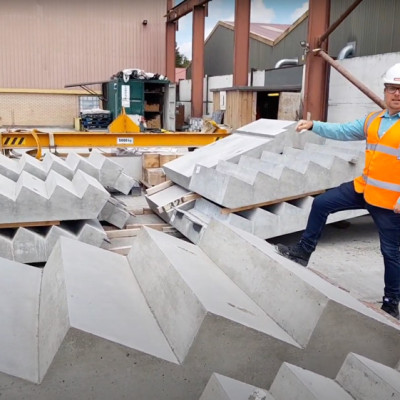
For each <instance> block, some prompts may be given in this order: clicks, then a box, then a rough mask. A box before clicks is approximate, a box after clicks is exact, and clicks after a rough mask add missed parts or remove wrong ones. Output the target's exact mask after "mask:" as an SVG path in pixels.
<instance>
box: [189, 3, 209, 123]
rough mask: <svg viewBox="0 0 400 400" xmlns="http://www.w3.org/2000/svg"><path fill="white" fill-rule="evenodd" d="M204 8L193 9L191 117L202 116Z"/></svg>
mask: <svg viewBox="0 0 400 400" xmlns="http://www.w3.org/2000/svg"><path fill="white" fill-rule="evenodd" d="M205 16H206V9H205V6H196V7H194V9H193V35H192V113H191V115H192V117H194V118H201V117H202V116H203V78H204V20H205Z"/></svg>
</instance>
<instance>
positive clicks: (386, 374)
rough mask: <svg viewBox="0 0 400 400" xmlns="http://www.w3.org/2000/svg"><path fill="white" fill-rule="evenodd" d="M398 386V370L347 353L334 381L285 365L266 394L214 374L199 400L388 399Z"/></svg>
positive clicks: (250, 386) (394, 395)
mask: <svg viewBox="0 0 400 400" xmlns="http://www.w3.org/2000/svg"><path fill="white" fill-rule="evenodd" d="M399 385H400V374H399V372H398V371H396V370H394V369H392V368H389V367H387V366H385V365H382V364H379V363H377V362H375V361H372V360H370V359H368V358H365V357H362V356H360V355H358V354H354V353H349V354H348V355H347V357H346V359H345V361H344V363H343V365H342V366H341V368H340V370H339V372H338V374H337V376H336V378H335V379H329V378H326V377H324V376H321V375H319V374H316V373H314V372H311V371H308V370H305V369H303V368H299V367H297V366H295V365H292V364H289V363H286V362H285V363H283V364H282V365H281V367H280V369H279V371H278V373H277V375H276V377H275V378H274V381H273V382H272V385H271V387H270V390H269V391H268V390H266V389H260V388H256V387H254V386H252V385H248V384H246V383H245V382H240V381H237V380H235V379H232V378H229V377H227V376H223V375H220V374H217V373H214V374H213V375H212V376H211V378H210V380H209V381H208V383H207V386H206V387H205V389H204V391H203V393H202V395H201V397H200V400H211V399H212V400H269V399H271V400H272V399H275V400H303V399H304V400H310V399H315V400H339V399H344V400H377V399H382V400H389V399H399V398H400V395H399ZM271 393H272V394H273V395H274V397H273V396H272V394H271Z"/></svg>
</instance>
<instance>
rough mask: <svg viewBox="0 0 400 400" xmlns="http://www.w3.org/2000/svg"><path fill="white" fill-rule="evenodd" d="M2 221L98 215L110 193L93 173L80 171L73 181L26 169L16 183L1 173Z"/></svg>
mask: <svg viewBox="0 0 400 400" xmlns="http://www.w3.org/2000/svg"><path fill="white" fill-rule="evenodd" d="M0 187H1V193H0V198H1V201H2V208H1V210H0V223H3V224H7V223H20V222H38V221H60V220H74V219H94V218H97V216H98V215H99V213H100V211H101V209H102V208H103V206H104V204H105V203H106V201H107V199H108V198H109V197H110V194H109V193H108V192H107V191H106V190H105V189H104V188H103V186H102V185H101V184H100V183H99V182H98V181H96V180H95V179H94V178H92V177H91V176H89V175H87V174H85V173H84V172H82V171H77V173H76V174H75V175H74V177H73V179H72V181H70V180H68V179H67V178H65V177H63V176H62V175H59V174H58V173H57V172H55V171H50V172H49V174H48V175H47V177H46V180H45V181H42V180H41V179H39V178H37V177H35V176H34V175H31V174H30V173H28V172H26V171H22V172H21V174H20V176H19V178H18V181H17V182H14V181H12V180H11V179H9V178H6V177H5V176H3V175H0Z"/></svg>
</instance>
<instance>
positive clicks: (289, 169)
mask: <svg viewBox="0 0 400 400" xmlns="http://www.w3.org/2000/svg"><path fill="white" fill-rule="evenodd" d="M325 147H326V145H316V144H314V145H313V147H312V148H311V149H310V150H308V149H304V150H299V149H293V148H288V147H285V148H284V149H283V154H278V153H273V152H271V151H263V153H262V155H261V157H260V159H256V158H254V159H252V157H249V156H247V155H244V156H242V157H241V158H240V159H239V161H238V163H233V162H227V161H223V160H222V161H219V162H218V164H217V165H216V167H215V168H209V167H203V166H198V167H196V168H195V172H194V174H193V176H192V179H191V182H190V186H189V189H190V190H192V191H194V192H196V193H199V194H200V195H202V196H203V197H205V198H207V199H209V200H211V201H213V202H215V203H217V204H220V205H222V206H224V207H228V208H239V207H246V206H250V205H257V204H260V203H263V202H269V201H274V200H277V199H285V198H287V197H293V196H298V197H300V196H302V195H306V194H308V193H313V192H316V191H319V190H325V189H329V188H331V187H334V186H337V185H339V184H340V183H342V182H345V181H349V180H352V179H354V178H355V177H356V176H358V175H360V174H361V172H362V167H363V163H364V158H363V156H362V153H359V154H353V153H344V152H341V151H340V150H339V151H338V150H336V151H335V149H329V150H330V151H326V150H325V151H324V152H322V151H320V149H324V148H325ZM360 154H361V156H360Z"/></svg>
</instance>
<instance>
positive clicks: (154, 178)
mask: <svg viewBox="0 0 400 400" xmlns="http://www.w3.org/2000/svg"><path fill="white" fill-rule="evenodd" d="M143 180H144V181H145V182H146V183H147V184H148V185H150V186H155V185H159V184H160V183H162V182H165V181H166V177H165V173H164V170H163V169H162V168H144V169H143Z"/></svg>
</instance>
